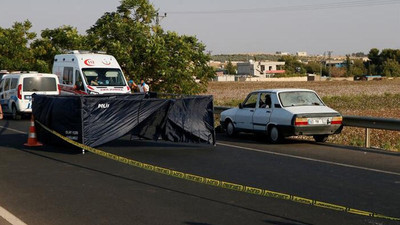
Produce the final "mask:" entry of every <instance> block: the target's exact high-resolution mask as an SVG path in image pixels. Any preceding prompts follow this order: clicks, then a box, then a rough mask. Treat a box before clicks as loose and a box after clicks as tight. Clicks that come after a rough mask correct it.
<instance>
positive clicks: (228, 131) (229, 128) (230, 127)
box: [226, 121, 236, 137]
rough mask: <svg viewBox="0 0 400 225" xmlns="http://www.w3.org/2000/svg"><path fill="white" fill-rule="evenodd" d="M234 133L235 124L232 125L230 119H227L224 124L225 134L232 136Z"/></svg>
mask: <svg viewBox="0 0 400 225" xmlns="http://www.w3.org/2000/svg"><path fill="white" fill-rule="evenodd" d="M235 133H236V131H235V126H233V123H232V121H229V122H228V124H227V125H226V135H228V136H229V137H232V136H234V135H235Z"/></svg>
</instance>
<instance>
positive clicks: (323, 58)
mask: <svg viewBox="0 0 400 225" xmlns="http://www.w3.org/2000/svg"><path fill="white" fill-rule="evenodd" d="M325 54H326V52H324V54H323V56H322V58H321V66H320V73H319V75H320V76H321V77H322V63H323V62H324V60H325ZM325 66H326V62H325Z"/></svg>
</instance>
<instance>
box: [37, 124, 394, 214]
mask: <svg viewBox="0 0 400 225" xmlns="http://www.w3.org/2000/svg"><path fill="white" fill-rule="evenodd" d="M36 122H37V123H38V124H39V125H40V126H42V127H43V128H44V129H45V130H47V131H49V132H50V133H52V134H54V135H56V136H58V137H59V138H61V139H63V140H64V141H66V142H68V143H70V144H72V145H75V146H76V147H79V148H82V149H84V150H86V151H89V152H92V153H94V154H96V155H99V156H103V157H105V158H109V159H112V160H115V161H118V162H121V163H125V164H128V165H131V166H134V167H137V168H141V169H145V170H149V171H152V172H156V173H160V174H164V175H167V176H171V177H176V178H180V179H184V180H189V181H193V182H197V183H202V184H206V185H211V186H215V187H219V188H225V189H229V190H233V191H240V192H245V193H248V194H253V195H259V196H264V197H270V198H276V199H282V200H288V201H293V202H297V203H301V204H305V205H310V206H315V207H319V208H325V209H330V210H335V211H342V212H347V213H351V214H356V215H361V216H369V217H374V218H381V219H387V220H393V221H400V218H396V217H390V216H385V215H382V214H376V213H373V212H368V211H363V210H358V209H352V208H349V207H345V206H341V205H336V204H331V203H327V202H321V201H316V200H312V199H308V198H303V197H298V196H295V195H290V194H284V193H279V192H275V191H270V190H266V189H260V188H255V187H249V186H245V185H241V184H235V183H229V182H226V181H221V180H215V179H211V178H207V177H202V176H197V175H193V174H189V173H183V172H180V171H176V170H171V169H167V168H163V167H158V166H154V165H150V164H146V163H142V162H139V161H135V160H132V159H128V158H125V157H122V156H118V155H115V154H112V153H108V152H105V151H102V150H99V149H95V148H92V147H90V146H87V145H84V144H81V143H78V142H76V141H73V140H71V139H69V138H67V137H65V136H63V135H61V134H59V133H57V132H56V131H53V130H51V129H49V128H48V127H46V126H44V125H43V124H42V123H40V122H39V121H37V120H36Z"/></svg>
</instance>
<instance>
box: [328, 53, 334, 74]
mask: <svg viewBox="0 0 400 225" xmlns="http://www.w3.org/2000/svg"><path fill="white" fill-rule="evenodd" d="M332 52H333V51H328V62H331V56H332ZM328 71H329V78H330V77H331V65H329V64H328Z"/></svg>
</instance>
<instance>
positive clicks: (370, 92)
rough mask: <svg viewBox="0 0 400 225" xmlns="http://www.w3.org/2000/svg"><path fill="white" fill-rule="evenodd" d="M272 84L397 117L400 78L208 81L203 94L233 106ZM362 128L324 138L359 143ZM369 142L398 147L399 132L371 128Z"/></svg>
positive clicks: (350, 110)
mask: <svg viewBox="0 0 400 225" xmlns="http://www.w3.org/2000/svg"><path fill="white" fill-rule="evenodd" d="M274 88H307V89H312V90H314V91H316V92H317V93H318V94H319V95H320V96H321V97H322V99H323V101H324V102H325V104H327V105H328V106H329V107H331V108H333V109H335V110H337V111H339V112H340V113H342V114H343V115H357V116H373V117H385V118H399V119H400V79H394V80H382V81H359V82H353V81H323V82H211V83H210V84H209V86H208V90H207V92H206V93H204V94H209V95H213V96H214V105H219V106H237V105H238V103H239V102H241V101H243V99H244V98H245V97H246V96H247V94H248V93H249V92H251V91H254V90H260V89H274ZM364 132H365V130H364V129H361V128H351V127H345V128H344V129H343V131H342V133H341V134H340V135H334V136H331V137H330V138H329V140H328V142H331V143H337V144H345V145H354V146H363V145H364ZM371 145H372V146H373V147H376V148H382V149H386V150H391V151H400V132H396V131H383V130H372V131H371Z"/></svg>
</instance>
